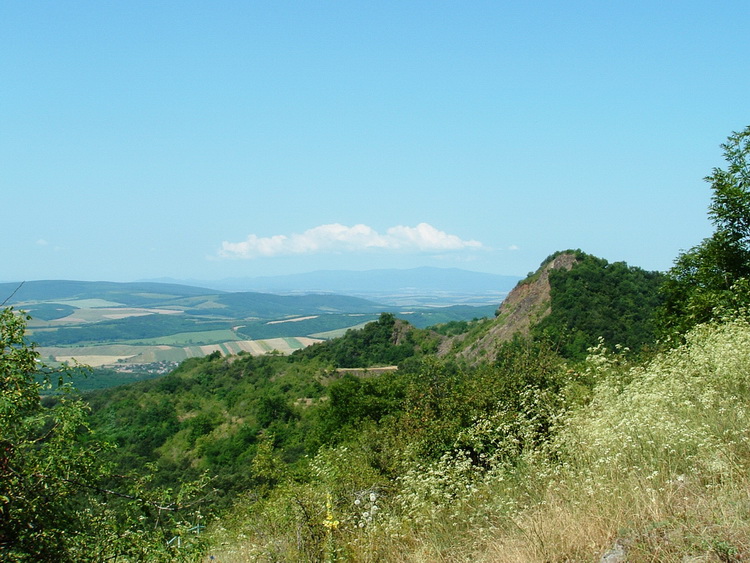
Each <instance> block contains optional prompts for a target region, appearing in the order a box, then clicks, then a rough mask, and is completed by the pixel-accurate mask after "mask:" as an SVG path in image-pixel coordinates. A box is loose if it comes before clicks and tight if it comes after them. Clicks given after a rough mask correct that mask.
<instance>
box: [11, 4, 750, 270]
mask: <svg viewBox="0 0 750 563" xmlns="http://www.w3.org/2000/svg"><path fill="white" fill-rule="evenodd" d="M749 26H750V2H747V1H746V0H743V1H716V0H713V1H690V0H686V1H680V2H673V1H664V2H653V1H651V0H649V1H640V0H629V1H616V0H615V1H612V2H601V1H577V0H570V1H567V2H560V1H559V0H555V1H548V0H540V1H535V2H528V1H517V2H516V1H494V2H483V1H471V0H461V1H440V0H434V1H430V2H423V1H404V0H398V1H390V0H378V1H372V2H369V1H368V2H365V1H362V2H359V1H350V2H333V1H328V2H322V1H316V0H309V1H304V2H288V1H284V0H279V1H272V2H271V1H267V2H255V1H249V0H248V1H236V2H229V1H221V0H213V1H207V2H195V1H189V0H183V1H179V2H177V1H157V2H154V1H138V0H128V1H127V2H113V1H102V0H96V1H87V0H77V1H76V2H56V1H45V2H43V1H35V0H29V1H21V0H18V1H13V0H0V77H1V78H0V193H1V194H2V200H1V203H0V212H2V225H3V229H2V235H1V236H2V247H3V260H2V261H1V262H0V281H30V280H38V279H75V280H92V281H93V280H109V281H135V280H142V279H156V278H165V277H168V278H176V279H194V280H220V279H224V278H235V277H256V276H265V275H280V274H288V273H301V272H308V271H315V270H338V269H348V270H368V269H380V268H412V267H417V266H437V267H445V268H456V267H457V268H463V269H467V270H473V271H480V272H488V273H495V274H503V275H518V276H524V275H526V274H527V273H528V272H530V271H533V270H535V269H536V268H537V267H538V266H539V264H540V263H541V262H542V261H543V260H544V259H545V258H546V257H547V256H548V255H549V254H552V253H553V252H555V251H558V250H564V249H568V248H580V249H581V250H583V251H585V252H588V253H590V254H594V255H596V256H599V257H601V258H605V259H607V260H609V261H610V262H615V261H626V262H627V263H628V264H630V265H633V266H640V267H642V268H646V269H649V270H666V269H668V268H669V267H670V266H671V265H672V263H673V261H674V259H675V258H676V256H677V255H678V253H679V252H680V251H681V250H686V249H689V248H691V247H692V246H694V245H696V244H698V243H699V242H700V241H701V240H702V239H703V238H705V237H706V236H708V235H710V234H711V232H712V226H711V224H710V222H709V220H708V218H707V207H708V204H709V203H710V196H711V189H710V185H709V184H707V183H706V182H705V181H704V180H703V178H704V177H705V176H707V175H708V174H710V173H711V171H712V169H713V168H714V167H722V166H724V164H725V161H724V159H723V155H722V149H721V147H720V145H721V143H723V142H724V141H725V140H726V138H727V137H728V136H729V135H730V134H731V133H732V132H733V131H739V130H741V129H744V128H745V127H746V126H748V125H750V33H748V32H747V29H748V27H749Z"/></svg>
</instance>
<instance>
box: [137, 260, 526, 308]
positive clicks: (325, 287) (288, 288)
mask: <svg viewBox="0 0 750 563" xmlns="http://www.w3.org/2000/svg"><path fill="white" fill-rule="evenodd" d="M520 280H521V278H520V277H518V276H504V275H498V274H488V273H483V272H473V271H469V270H462V269H460V268H434V267H420V268H411V269H379V270H364V271H355V270H318V271H315V272H308V273H303V274H288V275H278V276H259V277H246V278H229V279H223V280H218V281H205V280H194V279H193V280H177V279H173V278H161V279H158V280H149V281H152V282H155V281H158V282H161V283H179V284H187V285H191V286H201V287H207V288H211V289H215V290H219V291H260V292H266V293H281V294H290V293H338V294H344V295H353V296H358V297H366V298H370V299H376V300H377V301H379V302H383V303H393V304H395V303H402V302H403V301H404V300H409V299H411V300H413V301H415V302H420V303H427V302H430V301H442V302H445V304H451V303H462V302H466V301H467V300H469V301H470V300H472V299H471V298H472V297H474V300H475V301H476V300H477V299H476V298H480V299H479V300H480V301H483V302H496V303H497V304H499V303H500V301H502V298H503V297H504V296H505V295H506V294H507V293H508V292H509V291H510V290H511V289H513V288H514V287H515V286H516V284H517V283H518V282H519V281H520Z"/></svg>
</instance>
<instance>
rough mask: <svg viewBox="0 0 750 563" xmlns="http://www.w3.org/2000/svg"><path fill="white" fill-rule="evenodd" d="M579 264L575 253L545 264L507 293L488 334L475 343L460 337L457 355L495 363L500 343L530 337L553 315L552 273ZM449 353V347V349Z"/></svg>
mask: <svg viewBox="0 0 750 563" xmlns="http://www.w3.org/2000/svg"><path fill="white" fill-rule="evenodd" d="M577 262H578V260H577V258H576V255H575V253H574V252H562V253H560V254H558V255H557V256H555V257H554V258H552V259H550V260H548V261H546V262H545V263H543V264H542V265H541V266H540V267H539V269H538V270H537V271H536V272H535V273H534V274H532V275H530V276H529V277H528V278H526V279H525V280H522V281H520V282H519V283H518V285H516V287H515V288H514V289H513V290H512V291H511V292H510V293H509V294H508V296H507V297H506V298H505V300H504V301H503V302H502V304H501V305H500V307H499V308H498V310H497V314H496V318H495V319H494V320H493V321H491V323H490V325H489V327H488V328H487V329H486V331H485V332H483V333H481V335H479V336H478V337H476V338H474V339H473V340H472V341H470V342H469V341H468V338H467V337H466V336H462V337H458V338H459V339H461V340H459V341H454V342H453V343H452V346H453V348H454V349H457V350H458V353H457V356H458V357H459V358H464V359H466V360H468V361H469V362H470V363H477V362H479V361H490V362H492V361H494V359H495V356H496V354H497V348H498V344H500V343H502V342H505V341H508V340H511V339H512V338H513V335H515V334H517V333H520V334H523V335H525V334H528V333H529V331H530V330H531V327H532V326H533V325H535V324H536V323H538V322H539V321H540V320H541V319H543V318H544V317H545V316H547V315H549V313H550V310H551V309H550V303H551V299H550V283H549V272H550V270H559V269H565V270H570V269H571V268H572V267H573V265H574V264H576V263H577ZM446 351H447V347H446Z"/></svg>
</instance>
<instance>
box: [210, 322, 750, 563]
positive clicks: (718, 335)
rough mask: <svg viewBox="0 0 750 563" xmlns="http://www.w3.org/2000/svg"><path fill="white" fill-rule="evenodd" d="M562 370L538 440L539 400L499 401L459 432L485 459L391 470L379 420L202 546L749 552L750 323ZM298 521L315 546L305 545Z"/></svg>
mask: <svg viewBox="0 0 750 563" xmlns="http://www.w3.org/2000/svg"><path fill="white" fill-rule="evenodd" d="M565 377H567V383H566V387H565V391H564V392H563V393H562V394H561V395H562V396H567V397H568V399H569V400H568V401H567V405H568V406H567V408H566V409H563V410H558V411H556V412H557V414H555V415H554V416H553V419H552V420H553V421H554V422H553V425H552V428H551V433H550V434H549V436H550V438H549V439H547V440H541V441H539V440H538V436H539V435H538V434H536V433H535V432H536V431H535V430H534V428H535V421H534V419H535V416H536V415H537V414H539V409H542V408H543V407H544V405H545V404H548V403H545V402H544V401H543V400H542V397H541V396H540V395H537V396H533V395H532V396H529V397H528V399H529V401H530V402H529V405H530V406H532V407H533V408H531V409H529V411H528V412H529V413H530V416H529V417H526V418H525V419H524V418H523V417H522V418H521V419H517V420H515V421H510V420H508V419H507V418H505V417H504V416H503V414H502V412H501V410H498V411H497V412H495V413H490V414H489V415H487V416H484V417H481V418H480V419H478V420H476V421H475V423H474V424H473V425H472V426H471V427H470V428H468V429H467V430H466V431H465V432H464V434H463V442H464V443H472V444H474V446H476V447H478V446H479V445H480V444H484V450H481V451H483V452H484V457H482V458H481V459H483V462H482V463H481V464H477V463H475V462H472V460H471V459H468V458H466V457H465V456H462V455H459V454H458V453H456V452H454V453H453V454H451V453H450V452H448V453H447V454H446V455H444V456H443V457H442V458H441V459H439V460H437V461H433V462H424V461H421V462H420V461H414V462H412V463H411V464H410V465H406V466H405V468H404V470H403V471H402V472H401V473H400V476H399V477H398V478H397V479H392V480H384V479H383V476H382V474H379V473H378V472H374V471H373V469H372V466H371V463H370V461H368V459H370V460H371V459H372V458H371V456H372V455H373V452H372V451H370V450H372V448H375V447H376V442H373V440H374V439H375V437H376V436H377V435H378V434H377V433H375V434H372V435H371V436H370V442H369V446H367V447H366V448H364V449H363V447H362V444H361V443H360V445H359V446H357V444H356V443H350V444H348V445H347V446H346V447H338V448H334V449H331V450H324V451H323V452H321V453H320V454H318V456H316V458H315V459H314V460H313V461H312V467H313V471H314V473H315V475H316V480H314V481H312V482H309V483H305V484H300V483H295V482H292V481H290V482H288V483H287V485H286V486H285V487H283V488H280V489H279V490H278V491H277V493H276V494H275V495H272V496H271V497H270V498H268V499H267V500H265V501H263V502H262V503H258V504H255V503H254V502H252V501H250V500H249V499H245V500H244V502H241V503H239V504H238V506H237V508H236V510H235V512H234V513H233V514H232V515H229V516H227V517H226V518H225V519H224V520H223V521H222V525H221V526H217V527H215V528H214V530H213V532H212V534H213V536H212V537H213V539H214V541H215V542H216V543H215V548H214V550H213V551H212V552H211V553H212V554H213V555H215V556H216V557H218V559H219V560H221V561H227V562H240V561H256V560H267V559H269V560H270V559H275V560H287V561H291V560H309V559H315V557H323V558H325V557H329V558H331V557H333V556H335V555H336V554H338V555H339V556H341V557H343V558H345V559H346V560H352V561H493V562H494V561H515V562H536V561H539V562H542V561H597V560H598V559H599V558H600V557H601V556H602V555H603V554H604V553H605V552H606V551H607V550H609V549H612V548H613V547H614V546H619V548H618V549H622V550H624V551H625V552H626V553H627V557H628V559H627V560H628V561H634V562H638V561H685V560H691V561H692V560H695V561H698V560H700V561H741V560H746V559H747V558H748V557H750V539H748V538H750V494H749V493H748V491H750V476H749V475H750V473H749V471H750V430H749V429H750V326H749V325H748V324H747V323H746V322H742V321H737V322H733V323H730V324H727V325H724V326H713V327H701V328H700V329H698V330H697V331H695V332H693V333H692V334H691V335H690V336H689V338H688V342H687V344H686V345H684V346H682V347H680V348H678V349H676V350H674V351H670V352H665V353H662V354H660V355H658V356H657V357H655V358H654V359H652V360H651V361H649V362H648V363H646V364H645V365H635V366H628V365H625V364H623V363H622V361H621V358H618V357H617V356H614V355H612V354H609V353H607V352H605V351H602V350H600V351H599V353H598V354H596V355H594V356H592V357H591V358H590V359H589V360H588V361H587V362H586V363H585V364H584V365H582V366H581V367H580V369H579V370H576V371H567V372H565ZM584 380H585V381H587V382H589V383H593V384H594V388H593V389H594V391H593V395H592V396H591V397H590V400H587V401H584V402H583V403H582V402H581V401H580V397H579V398H578V399H575V398H574V397H575V396H576V392H580V390H581V382H583V381H584ZM576 405H578V406H576ZM509 424H512V425H514V426H513V428H515V430H514V431H513V432H509V429H510V428H511V426H508V425H509ZM535 436H536V437H537V438H535ZM509 437H510V438H509ZM509 439H512V441H513V443H510V442H509V441H508V440H509ZM518 440H520V441H521V442H523V444H524V447H523V448H521V449H520V453H518V452H519V449H518ZM467 441H468V442H467ZM403 446H405V447H406V448H409V446H408V445H406V444H404V445H403ZM368 451H369V453H368ZM513 452H516V453H513ZM370 494H374V496H373V497H372V498H374V499H375V505H376V506H377V507H378V511H377V512H376V513H375V517H373V514H372V509H371V506H370V508H369V509H368V508H367V507H368V506H369V505H370V503H369V498H370ZM294 499H297V501H296V502H297V503H300V504H297V505H295V501H294ZM357 499H360V502H359V503H355V501H356V500H357ZM290 503H291V504H290ZM295 506H296V508H295ZM360 524H362V526H360ZM287 530H288V531H289V533H288V534H287V533H286V532H287ZM295 530H296V532H295ZM300 533H302V537H307V538H308V542H312V543H314V542H316V541H317V542H318V543H317V546H318V548H317V549H319V551H317V552H316V551H314V550H313V551H306V552H305V551H300V550H299V544H298V541H299V537H300V535H299V534H300ZM305 534H309V535H308V536H305ZM222 542H224V543H223V545H224V546H225V547H219V546H220V545H221V544H222ZM227 545H229V546H230V547H226V546H227ZM295 546H296V547H295ZM315 553H317V554H318V555H315ZM690 558H695V559H690Z"/></svg>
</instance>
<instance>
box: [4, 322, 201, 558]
mask: <svg viewBox="0 0 750 563" xmlns="http://www.w3.org/2000/svg"><path fill="white" fill-rule="evenodd" d="M28 318H29V317H27V316H26V315H25V314H18V313H16V312H15V311H14V310H13V309H12V308H5V309H3V310H2V311H0V560H3V561H29V562H31V561H62V562H65V561H104V560H114V559H116V558H117V557H119V556H123V557H124V558H125V559H128V560H149V561H175V560H184V559H186V558H187V557H186V556H189V555H190V554H191V553H195V551H194V550H191V548H190V546H188V545H187V543H188V542H185V541H184V540H183V541H181V542H179V543H180V544H181V545H182V546H183V549H181V550H178V549H177V546H176V545H172V544H169V543H168V541H169V539H170V538H175V537H177V536H180V535H181V531H184V530H186V529H189V528H190V526H188V525H187V523H186V521H185V517H188V518H189V517H190V516H188V514H186V513H185V511H184V510H182V505H183V504H184V502H185V501H184V500H183V499H184V497H185V493H187V492H188V490H189V489H191V488H192V485H193V484H191V485H189V486H188V487H184V486H183V487H178V488H176V490H175V491H174V493H173V492H172V491H164V490H158V489H155V488H153V487H149V486H148V481H149V476H148V474H146V475H141V476H140V477H135V478H132V479H130V478H128V479H125V478H118V479H119V482H118V483H117V485H118V491H114V490H110V489H109V488H107V487H108V486H109V484H110V483H112V482H113V480H115V479H116V478H115V476H114V475H113V474H112V472H111V469H110V466H109V465H108V464H107V463H106V462H105V461H104V456H103V455H102V454H103V453H104V452H105V451H106V450H109V449H111V446H109V445H108V444H105V443H101V442H98V441H97V440H96V439H94V437H93V436H92V435H91V433H90V431H89V427H88V421H87V418H88V409H87V406H86V405H85V403H84V402H83V401H82V400H81V399H80V398H76V397H75V396H74V394H73V393H71V391H72V388H71V387H70V386H69V384H66V383H64V379H65V376H66V372H65V371H55V370H52V369H50V368H48V367H46V366H45V365H44V364H43V363H41V362H40V359H39V354H38V353H37V352H36V350H35V349H34V346H33V345H31V344H29V343H28V342H27V341H26V339H25V330H26V321H27V320H28ZM55 378H57V382H56V383H57V386H58V390H59V391H61V392H62V396H61V397H57V398H55V399H53V400H52V401H51V402H52V403H53V405H51V406H45V405H44V404H43V403H42V400H41V397H40V391H42V389H43V388H44V387H51V386H52V385H53V379H55ZM192 546H195V547H196V548H197V547H199V544H198V543H197V542H192Z"/></svg>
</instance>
